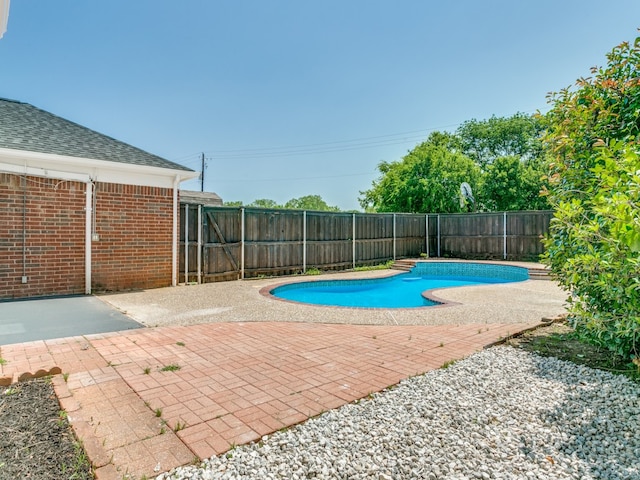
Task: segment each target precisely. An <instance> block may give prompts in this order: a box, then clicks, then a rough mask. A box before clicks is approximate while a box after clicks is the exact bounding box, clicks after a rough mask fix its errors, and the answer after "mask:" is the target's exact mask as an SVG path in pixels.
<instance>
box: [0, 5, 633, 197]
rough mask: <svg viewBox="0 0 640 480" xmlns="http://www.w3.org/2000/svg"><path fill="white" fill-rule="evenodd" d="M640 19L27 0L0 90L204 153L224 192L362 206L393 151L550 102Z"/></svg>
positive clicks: (583, 9)
mask: <svg viewBox="0 0 640 480" xmlns="http://www.w3.org/2000/svg"><path fill="white" fill-rule="evenodd" d="M638 27H640V2H638V1H637V0H614V1H612V2H609V3H607V5H606V7H605V6H604V5H603V3H602V2H601V1H595V0H580V1H578V0H563V1H557V0H535V1H533V0H531V1H513V0H510V1H479V0H457V1H455V0H454V1H447V2H435V1H428V0H394V1H392V0H388V1H378V0H337V1H334V0H323V1H316V2H311V1H303V0H298V1H294V0H233V1H232V0H199V1H196V0H182V1H180V2H176V1H175V0H135V1H131V0H109V1H108V2H94V1H87V2H79V1H77V0H47V1H36V0H13V1H12V2H11V9H10V13H9V22H8V28H7V32H6V33H5V35H4V37H3V38H2V39H0V97H5V98H12V99H16V100H21V101H24V102H28V103H31V104H33V105H35V106H37V107H39V108H42V109H44V110H47V111H50V112H52V113H55V114H57V115H59V116H62V117H64V118H67V119H69V120H73V121H75V122H77V123H80V124H82V125H85V126H87V127H89V128H92V129H94V130H97V131H99V132H101V133H105V134H107V135H110V136H112V137H115V138H117V139H119V140H122V141H125V142H127V143H130V144H132V145H135V146H137V147H140V148H142V149H144V150H147V151H149V152H152V153H155V154H157V155H160V156H162V157H164V158H167V159H169V160H174V161H177V162H179V163H182V164H183V165H186V166H189V167H191V168H193V169H194V170H199V168H200V160H199V158H200V153H201V152H204V153H205V156H206V158H207V165H208V166H207V170H206V172H205V190H207V191H215V192H216V193H218V194H219V195H221V196H222V198H223V199H224V200H242V201H244V202H245V203H249V202H251V201H252V200H254V199H257V198H270V199H273V200H275V201H277V202H279V203H284V202H286V201H287V200H289V199H291V198H298V197H301V196H304V195H321V196H322V197H323V198H324V200H325V201H326V202H327V203H329V204H330V205H337V206H339V207H341V208H343V209H357V208H359V205H358V201H357V199H358V196H359V191H361V190H366V189H368V188H370V187H371V183H372V181H373V180H374V179H375V178H377V177H378V172H377V168H376V167H377V165H378V163H379V162H380V161H383V160H385V161H393V160H399V159H401V158H402V156H403V155H404V154H405V153H406V152H407V151H408V150H411V149H412V148H413V147H414V146H415V145H416V144H418V143H419V142H420V141H421V140H424V139H425V138H426V137H427V136H428V134H429V133H430V132H431V131H433V130H454V129H455V128H456V126H457V125H458V124H460V123H462V122H464V121H466V120H469V119H472V118H476V119H485V118H489V117H490V116H491V115H498V116H509V115H512V114H514V113H516V112H526V113H533V112H535V111H536V110H541V111H545V110H546V109H547V108H548V106H547V103H546V98H545V96H546V94H547V93H548V92H549V91H557V90H559V89H561V88H563V87H567V86H569V85H571V84H573V82H574V81H575V80H576V79H577V78H578V77H580V76H587V75H588V74H589V68H590V67H592V66H594V65H602V64H603V63H604V62H605V54H606V53H607V52H608V51H609V50H611V48H613V47H614V46H615V45H617V44H618V43H620V42H622V41H625V40H629V41H631V40H633V39H634V38H635V37H636V35H637V34H638V31H637V28H638ZM183 188H187V189H189V188H190V189H199V188H200V187H199V183H198V182H196V181H191V182H188V183H184V184H183Z"/></svg>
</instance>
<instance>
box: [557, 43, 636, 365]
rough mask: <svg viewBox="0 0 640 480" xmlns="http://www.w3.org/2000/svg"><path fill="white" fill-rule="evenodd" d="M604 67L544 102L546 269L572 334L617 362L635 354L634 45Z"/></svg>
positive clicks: (617, 53)
mask: <svg viewBox="0 0 640 480" xmlns="http://www.w3.org/2000/svg"><path fill="white" fill-rule="evenodd" d="M607 60H608V62H607V66H606V67H602V68H594V69H593V70H592V74H593V76H592V77H590V78H582V79H579V80H578V81H577V82H576V85H575V88H574V89H570V88H567V89H564V90H562V91H560V92H558V93H554V94H552V95H551V96H550V102H551V103H552V105H553V108H552V109H551V111H550V112H549V113H548V114H547V116H546V119H547V121H548V126H547V128H548V134H547V137H546V142H547V145H548V148H549V150H550V151H551V152H552V154H553V159H554V162H553V164H552V170H551V176H550V185H549V201H550V203H551V205H552V206H553V208H554V210H555V213H554V218H553V219H552V222H551V225H550V232H549V236H548V238H547V239H546V258H545V261H546V262H547V263H548V264H549V265H550V266H551V268H552V270H553V272H554V273H555V275H556V277H557V279H558V280H559V282H560V284H561V285H562V286H563V287H564V288H566V289H567V290H569V291H570V292H571V294H572V295H571V298H570V301H571V306H570V310H571V314H572V316H571V318H572V321H573V324H574V326H575V328H576V330H577V331H578V332H579V333H580V334H582V335H583V336H585V337H586V338H588V339H590V340H591V341H593V342H596V343H598V344H600V345H603V346H605V347H607V348H609V349H611V350H613V351H615V352H617V353H619V354H622V355H625V356H628V357H632V358H633V357H635V358H636V359H637V356H638V354H639V353H640V344H639V341H640V276H639V274H638V272H640V159H639V156H638V150H639V145H640V120H639V118H640V117H639V112H640V79H639V78H638V71H640V38H637V39H636V40H635V42H634V43H633V45H631V44H629V43H623V44H621V45H619V46H618V47H616V48H614V49H613V50H612V51H611V52H610V53H609V54H608V55H607Z"/></svg>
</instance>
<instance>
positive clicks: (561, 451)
mask: <svg viewBox="0 0 640 480" xmlns="http://www.w3.org/2000/svg"><path fill="white" fill-rule="evenodd" d="M639 459H640V384H638V383H636V382H633V381H631V380H629V379H627V378H625V377H623V376H615V375H612V374H609V373H607V372H603V371H601V370H595V369H592V368H589V367H585V366H582V365H576V364H574V363H571V362H566V361H562V360H558V359H556V358H552V357H550V358H545V357H541V356H538V355H536V354H533V353H530V352H526V351H522V350H518V349H516V348H512V347H494V348H491V349H488V350H485V351H483V352H480V353H477V354H475V355H473V356H471V357H469V358H467V359H465V360H462V361H459V362H457V363H455V364H453V365H450V366H448V368H443V369H439V370H435V371H432V372H429V373H427V374H425V375H422V376H419V377H414V378H411V379H409V380H406V381H403V382H401V383H400V384H399V385H398V386H397V387H395V388H393V389H390V390H387V391H385V392H382V393H379V394H374V395H372V396H371V397H370V398H368V399H364V400H362V401H361V402H359V403H357V404H349V405H346V406H344V407H342V408H339V409H337V410H332V411H330V412H327V413H325V414H323V415H320V416H319V417H316V418H313V419H310V420H308V421H307V422H305V423H303V424H301V425H298V426H296V427H294V428H291V429H289V430H286V431H281V432H277V433H274V434H272V435H269V436H266V437H264V438H263V439H262V441H261V442H259V443H255V444H251V445H246V446H240V447H237V448H235V449H233V450H232V451H230V452H228V453H227V454H225V455H222V456H220V457H213V458H211V459H209V460H206V461H204V462H202V464H201V465H198V466H188V467H182V468H178V469H176V470H174V471H173V472H169V473H165V474H162V475H160V476H159V477H158V480H178V479H185V480H186V479H191V480H197V479H307V478H316V479H338V478H349V479H354V480H355V479H414V478H415V479H452V480H453V479H460V480H462V479H545V480H546V479H576V480H577V479H611V480H613V479H640V460H639Z"/></svg>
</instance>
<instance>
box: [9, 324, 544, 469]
mask: <svg viewBox="0 0 640 480" xmlns="http://www.w3.org/2000/svg"><path fill="white" fill-rule="evenodd" d="M538 320H539V319H538ZM538 320H536V321H529V322H524V323H509V324H503V323H485V322H482V323H466V324H462V325H457V326H456V325H431V326H383V325H375V326H374V325H330V324H318V323H309V324H307V323H278V322H264V323H240V322H237V323H212V324H202V325H192V326H172V327H159V328H152V329H143V330H130V331H126V332H120V333H108V334H98V335H91V336H85V337H71V338H65V339H60V340H47V341H37V342H30V343H23V344H15V345H7V346H2V347H0V356H1V357H2V358H3V359H4V360H5V363H4V364H3V365H1V366H0V367H1V371H0V373H1V374H0V383H5V384H6V383H9V382H12V381H16V380H19V379H26V378H28V377H29V376H30V375H32V374H37V375H39V376H40V375H44V374H47V373H51V374H58V375H56V376H55V377H54V386H55V389H56V393H57V395H58V397H59V399H60V403H61V406H62V408H63V409H64V410H66V411H67V413H68V418H69V420H70V422H71V425H72V426H73V428H74V430H75V432H76V434H77V436H78V437H79V439H80V440H81V441H82V443H83V445H84V447H85V449H86V452H87V454H88V456H89V458H90V460H91V462H92V463H93V465H94V467H95V468H96V476H97V478H98V479H99V480H105V479H108V480H116V479H117V480H121V479H122V478H131V479H140V478H143V477H144V476H146V477H147V478H149V477H153V476H154V475H157V474H159V473H161V472H164V471H168V470H170V469H172V468H174V467H176V466H179V465H185V464H188V463H190V462H193V461H195V460H197V459H204V458H207V457H209V456H211V455H214V454H220V453H223V452H225V451H226V450H228V449H229V448H231V447H232V446H233V445H238V444H242V443H246V442H251V441H254V440H257V439H259V438H260V437H261V436H262V435H265V434H268V433H271V432H274V431H276V430H278V429H280V428H285V427H289V426H291V425H294V424H296V423H299V422H302V421H304V420H306V419H307V418H309V417H311V416H314V415H318V414H320V413H322V412H323V411H325V410H328V409H332V408H336V407H339V406H341V405H343V404H345V403H348V402H352V401H354V400H356V399H359V398H362V397H365V396H367V395H368V394H369V393H371V392H375V391H379V390H382V389H384V388H385V387H387V386H389V385H393V384H396V383H397V382H399V381H400V380H401V379H403V378H407V377H409V376H413V375H416V374H419V373H422V372H425V371H428V370H432V369H435V368H439V367H441V366H442V365H443V364H444V363H445V362H447V361H450V360H454V359H460V358H463V357H465V356H468V355H470V354H472V353H474V352H476V351H478V350H480V349H482V348H483V347H484V346H485V345H487V344H490V343H492V342H495V341H496V340H499V339H501V338H504V337H506V336H509V335H511V334H514V333H516V332H518V331H521V330H523V329H526V328H530V327H533V326H534V325H536V324H537V323H538ZM27 372H30V373H27ZM59 373H62V375H59Z"/></svg>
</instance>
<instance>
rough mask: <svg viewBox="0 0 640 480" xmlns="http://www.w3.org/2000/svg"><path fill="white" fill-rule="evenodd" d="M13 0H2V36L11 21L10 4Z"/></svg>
mask: <svg viewBox="0 0 640 480" xmlns="http://www.w3.org/2000/svg"><path fill="white" fill-rule="evenodd" d="M10 3H11V0H0V38H2V36H3V35H4V33H5V32H6V31H7V23H8V22H9V4H10Z"/></svg>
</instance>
